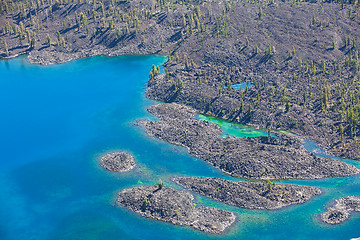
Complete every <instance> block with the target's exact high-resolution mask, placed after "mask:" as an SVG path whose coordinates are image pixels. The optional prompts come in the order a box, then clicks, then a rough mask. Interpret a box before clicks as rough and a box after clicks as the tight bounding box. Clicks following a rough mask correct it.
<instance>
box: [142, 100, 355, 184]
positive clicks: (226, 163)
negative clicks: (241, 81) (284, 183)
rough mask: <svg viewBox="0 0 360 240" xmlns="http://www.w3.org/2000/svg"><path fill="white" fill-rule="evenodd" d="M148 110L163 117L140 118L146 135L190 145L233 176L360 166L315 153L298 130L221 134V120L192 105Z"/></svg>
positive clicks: (303, 174) (325, 172)
mask: <svg viewBox="0 0 360 240" xmlns="http://www.w3.org/2000/svg"><path fill="white" fill-rule="evenodd" d="M149 112H150V113H152V114H154V115H156V116H157V117H158V118H160V121H146V122H140V123H139V124H140V125H143V126H144V127H145V130H146V132H147V133H148V135H150V136H154V137H156V138H158V139H161V140H164V141H166V142H169V143H172V144H175V145H179V146H183V147H186V148H187V149H188V151H189V153H190V154H191V155H193V156H195V157H197V158H200V159H203V160H204V161H206V162H208V163H209V164H211V165H213V166H214V167H216V168H218V169H220V170H222V171H223V172H225V173H227V174H229V175H231V176H234V177H241V178H248V179H267V178H269V179H293V178H296V179H317V178H326V177H334V176H351V175H356V174H358V173H359V172H360V170H359V169H358V168H356V167H355V166H352V165H350V164H347V163H344V162H342V161H340V160H336V159H331V158H322V157H317V156H315V155H314V154H313V153H310V152H309V151H307V150H306V149H305V147H304V146H303V139H302V138H300V137H298V136H293V135H289V134H284V133H276V135H277V138H274V137H247V138H233V137H229V138H222V137H221V136H220V135H221V134H222V130H221V129H220V127H219V126H218V125H216V124H213V123H209V122H206V121H200V120H196V119H195V114H196V111H195V110H193V109H191V108H190V107H185V106H181V105H179V104H172V103H161V104H158V105H155V106H151V107H150V108H149Z"/></svg>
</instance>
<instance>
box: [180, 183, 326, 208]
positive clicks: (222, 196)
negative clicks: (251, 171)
mask: <svg viewBox="0 0 360 240" xmlns="http://www.w3.org/2000/svg"><path fill="white" fill-rule="evenodd" d="M173 181H174V182H176V183H177V184H179V185H181V186H183V187H185V188H186V189H188V190H190V191H192V192H196V193H198V194H200V195H203V196H205V197H209V198H212V199H214V200H217V201H220V202H223V203H226V204H229V205H233V206H235V207H240V208H247V209H266V210H272V209H278V208H282V207H285V206H289V205H293V204H300V203H304V202H306V201H308V200H309V199H310V198H312V197H313V196H316V195H319V194H321V190H320V189H319V188H317V187H308V186H300V185H292V184H275V183H273V182H271V181H268V182H233V181H229V180H225V179H219V178H207V177H179V178H174V179H173Z"/></svg>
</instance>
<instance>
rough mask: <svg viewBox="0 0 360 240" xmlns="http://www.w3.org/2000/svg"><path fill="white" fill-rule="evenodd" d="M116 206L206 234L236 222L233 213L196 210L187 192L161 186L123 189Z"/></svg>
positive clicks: (204, 209) (216, 210) (208, 208)
mask: <svg viewBox="0 0 360 240" xmlns="http://www.w3.org/2000/svg"><path fill="white" fill-rule="evenodd" d="M116 205H120V206H124V207H126V208H128V209H130V210H131V211H133V212H136V213H138V214H140V215H142V216H144V217H147V218H152V219H156V220H160V221H164V222H168V223H172V224H176V225H181V226H189V227H192V228H195V229H198V230H201V231H204V232H207V233H222V232H224V231H225V230H226V229H227V228H228V227H230V226H231V225H232V224H233V223H234V222H235V219H236V216H235V214H234V213H232V212H229V211H224V210H221V209H217V208H212V207H196V204H195V203H194V197H193V195H191V194H190V193H188V192H186V191H179V190H176V189H173V188H170V187H163V186H154V185H153V186H140V187H133V188H129V189H125V190H123V191H121V192H120V193H119V195H118V199H117V201H116Z"/></svg>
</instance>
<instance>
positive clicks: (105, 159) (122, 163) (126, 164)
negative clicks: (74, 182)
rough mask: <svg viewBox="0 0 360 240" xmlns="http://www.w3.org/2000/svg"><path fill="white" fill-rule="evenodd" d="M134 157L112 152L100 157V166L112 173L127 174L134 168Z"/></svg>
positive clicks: (124, 153)
mask: <svg viewBox="0 0 360 240" xmlns="http://www.w3.org/2000/svg"><path fill="white" fill-rule="evenodd" d="M134 159H135V158H134V156H132V155H131V154H129V153H126V152H112V153H108V154H106V155H104V156H102V157H101V159H100V165H101V166H102V167H103V168H105V169H106V170H108V171H112V172H128V171H130V170H132V169H133V168H134V167H135V166H136V163H135V160H134Z"/></svg>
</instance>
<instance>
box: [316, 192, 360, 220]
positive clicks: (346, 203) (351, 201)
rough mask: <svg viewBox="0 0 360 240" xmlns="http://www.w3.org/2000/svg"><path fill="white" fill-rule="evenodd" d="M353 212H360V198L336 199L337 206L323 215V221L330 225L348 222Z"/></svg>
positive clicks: (330, 208) (334, 205)
mask: <svg viewBox="0 0 360 240" xmlns="http://www.w3.org/2000/svg"><path fill="white" fill-rule="evenodd" d="M352 212H360V197H359V196H347V197H344V198H340V199H336V200H335V204H333V205H332V206H330V207H329V208H328V209H327V210H326V212H325V213H323V214H321V220H322V221H324V222H325V223H329V224H339V223H342V222H344V221H346V220H348V218H349V217H350V215H351V214H352Z"/></svg>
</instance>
